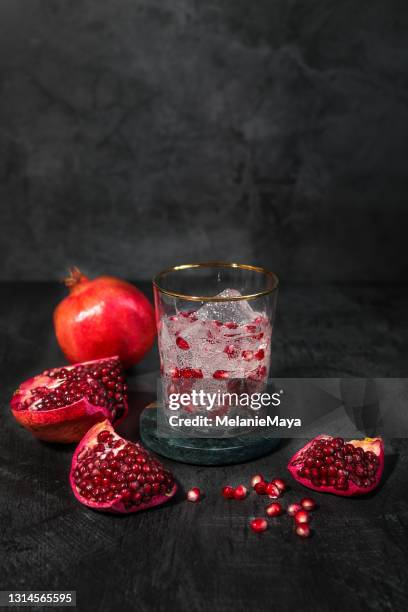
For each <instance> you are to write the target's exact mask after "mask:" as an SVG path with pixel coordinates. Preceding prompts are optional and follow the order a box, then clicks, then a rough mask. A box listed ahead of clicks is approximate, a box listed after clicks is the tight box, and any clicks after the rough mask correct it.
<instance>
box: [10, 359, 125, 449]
mask: <svg viewBox="0 0 408 612" xmlns="http://www.w3.org/2000/svg"><path fill="white" fill-rule="evenodd" d="M11 410H12V413H13V415H14V417H15V418H16V419H17V421H18V422H19V423H20V424H21V425H23V427H25V428H26V429H28V430H29V431H31V433H32V434H34V436H36V437H37V438H39V439H40V440H47V441H49V442H66V443H69V442H78V440H80V439H81V438H82V436H83V435H84V434H85V433H86V432H87V431H88V429H89V428H90V427H92V425H94V424H95V423H98V422H100V421H103V420H105V419H109V421H114V422H116V423H118V422H120V421H121V420H122V419H123V418H124V417H125V416H126V414H127V412H128V406H127V385H126V383H125V378H124V375H123V369H122V366H121V363H120V361H119V359H118V357H110V358H108V359H99V360H97V361H87V362H84V363H78V364H76V365H71V366H65V367H62V368H54V369H52V370H46V371H45V372H43V373H42V374H39V375H38V376H34V377H33V378H30V379H28V380H27V381H25V382H23V383H22V384H21V385H20V387H19V388H18V389H17V391H15V393H14V395H13V398H12V400H11Z"/></svg>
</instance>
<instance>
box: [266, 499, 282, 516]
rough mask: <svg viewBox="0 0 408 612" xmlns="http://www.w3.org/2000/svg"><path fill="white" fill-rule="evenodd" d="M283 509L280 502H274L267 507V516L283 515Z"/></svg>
mask: <svg viewBox="0 0 408 612" xmlns="http://www.w3.org/2000/svg"><path fill="white" fill-rule="evenodd" d="M282 512H283V508H282V506H281V505H280V503H279V502H272V504H269V506H266V514H267V515H268V516H279V515H280V514H282Z"/></svg>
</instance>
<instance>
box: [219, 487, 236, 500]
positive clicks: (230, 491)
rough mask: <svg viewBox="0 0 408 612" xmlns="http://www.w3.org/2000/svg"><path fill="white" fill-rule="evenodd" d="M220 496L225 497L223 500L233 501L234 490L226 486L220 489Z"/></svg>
mask: <svg viewBox="0 0 408 612" xmlns="http://www.w3.org/2000/svg"><path fill="white" fill-rule="evenodd" d="M222 495H223V497H225V499H235V489H234V487H230V486H229V485H227V486H226V487H223V488H222Z"/></svg>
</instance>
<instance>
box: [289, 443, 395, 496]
mask: <svg viewBox="0 0 408 612" xmlns="http://www.w3.org/2000/svg"><path fill="white" fill-rule="evenodd" d="M332 437H333V436H329V435H327V434H322V435H320V436H317V437H316V438H313V440H311V441H310V442H308V443H307V444H306V445H305V446H303V447H302V448H301V449H299V450H298V451H297V452H296V453H295V454H294V455H293V457H292V458H291V460H290V461H289V463H288V466H287V467H288V470H289V472H290V473H291V475H292V476H293V478H294V479H295V480H296V481H297V482H299V483H300V484H302V485H303V486H305V487H307V488H308V489H312V490H313V491H318V492H319V493H332V494H333V495H340V496H341V497H356V496H358V495H366V494H367V493H370V492H371V491H373V490H374V489H375V488H376V487H377V486H378V484H379V482H380V480H381V477H382V473H383V471H384V443H383V441H382V439H381V438H363V439H362V440H349V441H346V442H345V444H352V445H353V446H360V447H361V448H362V449H363V450H364V451H365V452H366V451H371V452H373V453H374V454H375V455H376V456H377V458H378V469H377V472H376V475H375V480H374V482H373V483H372V484H371V485H370V486H369V487H364V488H363V487H358V486H357V485H356V484H355V483H354V482H352V481H349V487H348V489H347V490H340V489H336V488H335V487H334V486H331V485H326V486H321V487H317V486H315V485H314V484H313V483H312V481H311V480H309V479H308V478H303V477H302V476H299V474H298V470H299V468H300V467H301V466H302V465H303V461H302V457H303V455H304V453H305V452H306V451H307V450H308V448H310V447H311V446H312V444H313V443H314V442H315V441H316V440H327V439H332Z"/></svg>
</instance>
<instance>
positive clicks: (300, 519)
mask: <svg viewBox="0 0 408 612" xmlns="http://www.w3.org/2000/svg"><path fill="white" fill-rule="evenodd" d="M293 518H294V519H295V521H296V523H297V524H298V525H300V524H302V523H308V522H309V521H310V516H309V513H308V512H306V510H298V511H297V512H295V514H294V517H293Z"/></svg>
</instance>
